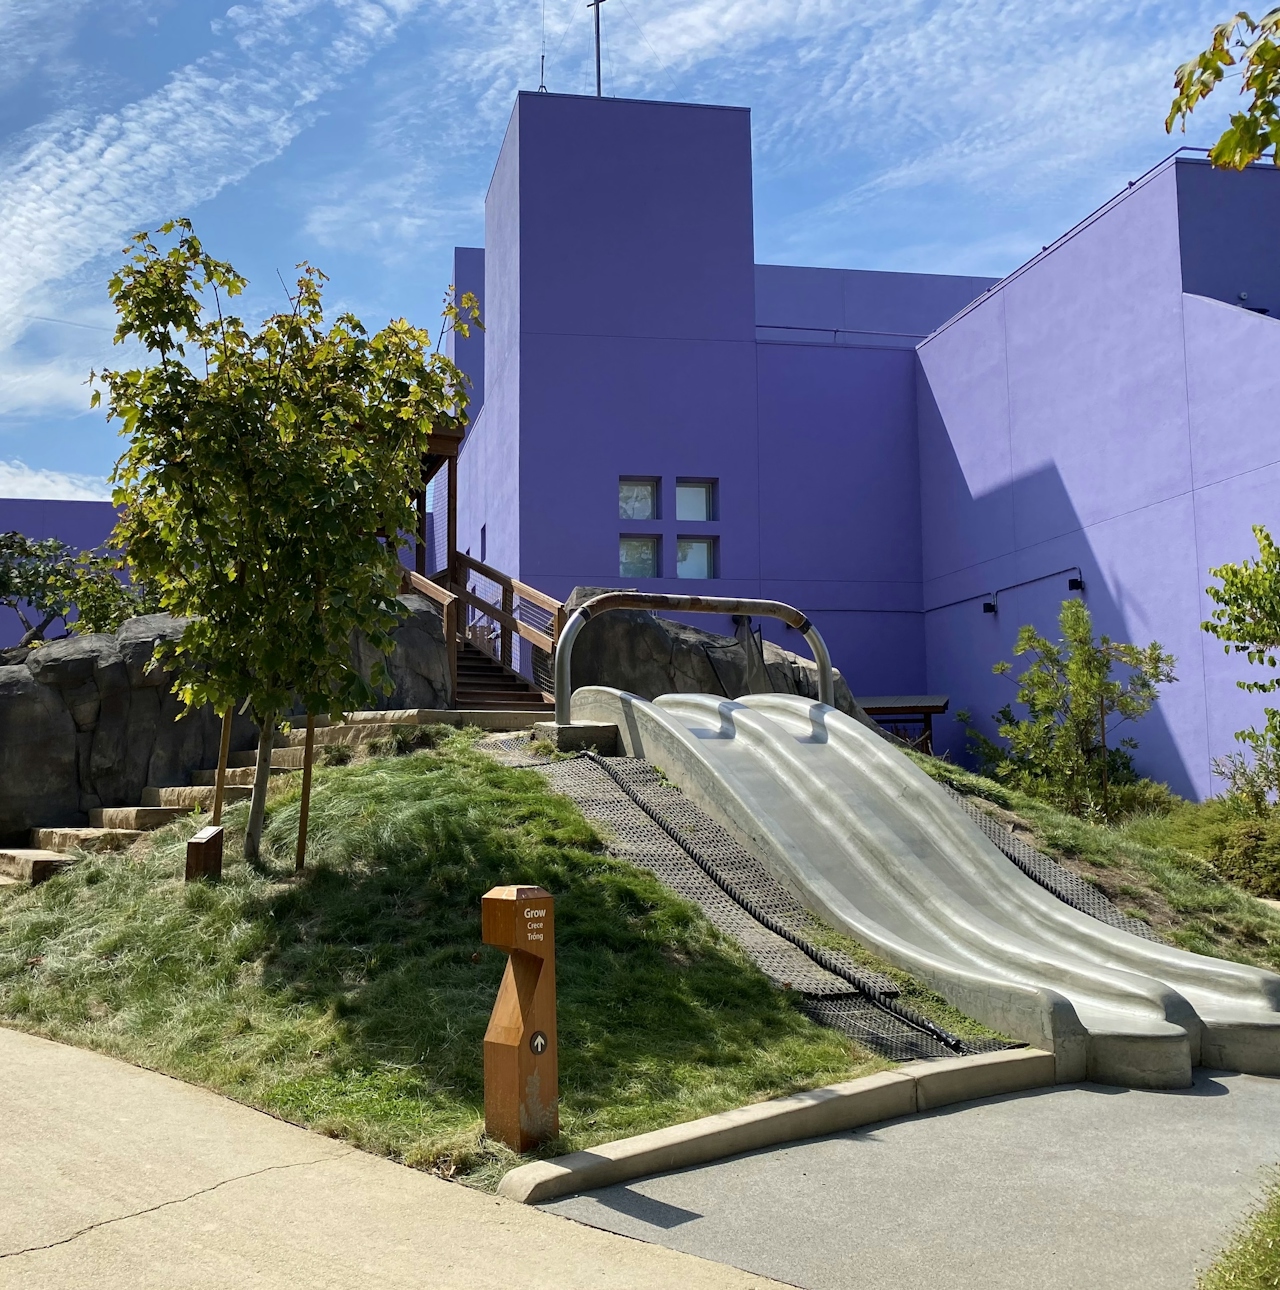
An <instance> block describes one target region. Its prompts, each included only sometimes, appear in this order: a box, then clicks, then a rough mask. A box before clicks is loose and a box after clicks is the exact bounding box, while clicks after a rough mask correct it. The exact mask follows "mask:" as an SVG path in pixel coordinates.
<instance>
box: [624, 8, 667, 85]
mask: <svg viewBox="0 0 1280 1290" xmlns="http://www.w3.org/2000/svg"><path fill="white" fill-rule="evenodd" d="M619 3H620V4H621V5H622V8H623V12H624V13H625V14H626V15H627V17H628V18H630V19H631V25H632V26H633V27H634V28H635V29H636V30H637V31H638V32H639V33H640V39H641V40H643V41H644V43H645V44H646V45H648V46H649V52H650V53H651V54H652V55H653V58H654V61H655V62H656V63H657V64H658V66H659V67H661V68H662V70H663V71H664V72H666V74H667V80H669V81H670V82H671V88H672V89H673V90H675V92H676V93H677V94H679V93H680V87H679V86H678V85H677V84H676V78H675V77H674V76H672V75H671V70H670V68H668V67H667V65H666V63H664V62H663V61H662V59H661V58H659V57H658V51H657V50H656V49H654V47H653V44H652V42H651V41H650V40H649V37H648V36H646V35H645V33H644V28H643V27H642V26H641V25H640V22H639V19H637V18H636V16H635V14H633V13H632V12H631V9H630V7H629V6H628V4H627V0H619Z"/></svg>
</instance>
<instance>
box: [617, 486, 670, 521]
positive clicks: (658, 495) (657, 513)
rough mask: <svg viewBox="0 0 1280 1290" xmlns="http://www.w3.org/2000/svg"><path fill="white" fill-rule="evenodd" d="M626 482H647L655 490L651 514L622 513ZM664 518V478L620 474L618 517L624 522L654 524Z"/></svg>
mask: <svg viewBox="0 0 1280 1290" xmlns="http://www.w3.org/2000/svg"><path fill="white" fill-rule="evenodd" d="M624 484H632V485H635V484H647V485H648V486H649V487H650V488H651V489H652V490H653V513H652V514H651V515H624V514H623V513H622V488H623V485H624ZM661 518H662V479H661V477H660V476H658V475H619V476H618V519H619V520H621V521H622V522H623V523H624V524H654V523H656V522H657V521H658V520H660V519H661Z"/></svg>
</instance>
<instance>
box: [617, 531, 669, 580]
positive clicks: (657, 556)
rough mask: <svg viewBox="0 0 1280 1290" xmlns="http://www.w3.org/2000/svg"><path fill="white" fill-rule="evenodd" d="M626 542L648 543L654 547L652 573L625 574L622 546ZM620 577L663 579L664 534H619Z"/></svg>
mask: <svg viewBox="0 0 1280 1290" xmlns="http://www.w3.org/2000/svg"><path fill="white" fill-rule="evenodd" d="M624 542H648V543H650V544H651V545H652V547H653V572H652V573H624V572H623V569H622V544H623V543H624ZM618 577H619V578H641V579H643V578H648V579H651V580H652V579H657V578H661V577H662V534H661V533H619V534H618Z"/></svg>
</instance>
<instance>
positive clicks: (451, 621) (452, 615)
mask: <svg viewBox="0 0 1280 1290" xmlns="http://www.w3.org/2000/svg"><path fill="white" fill-rule="evenodd" d="M444 639H445V646H446V648H447V649H448V651H449V702H450V703H451V704H452V705H453V706H454V707H455V708H456V707H457V706H458V601H457V600H456V599H455V600H451V601H450V602H449V603H448V604H447V605H446V606H445V611H444Z"/></svg>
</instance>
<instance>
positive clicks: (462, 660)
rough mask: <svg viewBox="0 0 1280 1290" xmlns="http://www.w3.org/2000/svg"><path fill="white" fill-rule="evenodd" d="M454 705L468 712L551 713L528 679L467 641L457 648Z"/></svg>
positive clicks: (546, 703) (543, 697)
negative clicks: (456, 686)
mask: <svg viewBox="0 0 1280 1290" xmlns="http://www.w3.org/2000/svg"><path fill="white" fill-rule="evenodd" d="M454 703H455V706H456V707H458V708H461V709H463V710H465V711H469V712H483V711H506V712H534V711H536V712H546V713H550V712H554V711H555V707H554V705H553V704H550V703H548V702H547V696H546V695H545V694H543V692H542V691H541V690H539V689H538V688H537V687H536V686H535V685H534V684H533V683H532V682H531V681H529V680H528V679H527V678H526V677H523V676H521V675H520V673H519V672H514V671H512V670H511V668H509V667H504V666H503V665H502V664H501V663H499V662H498V660H497V659H496V658H494V657H492V655H489V654H486V653H485V652H484V650H482V649H479V648H478V647H477V646H475V645H473V644H472V643H471V642H470V641H464V642H463V643H462V645H461V648H460V649H459V650H458V690H457V694H456V696H455V700H454Z"/></svg>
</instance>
